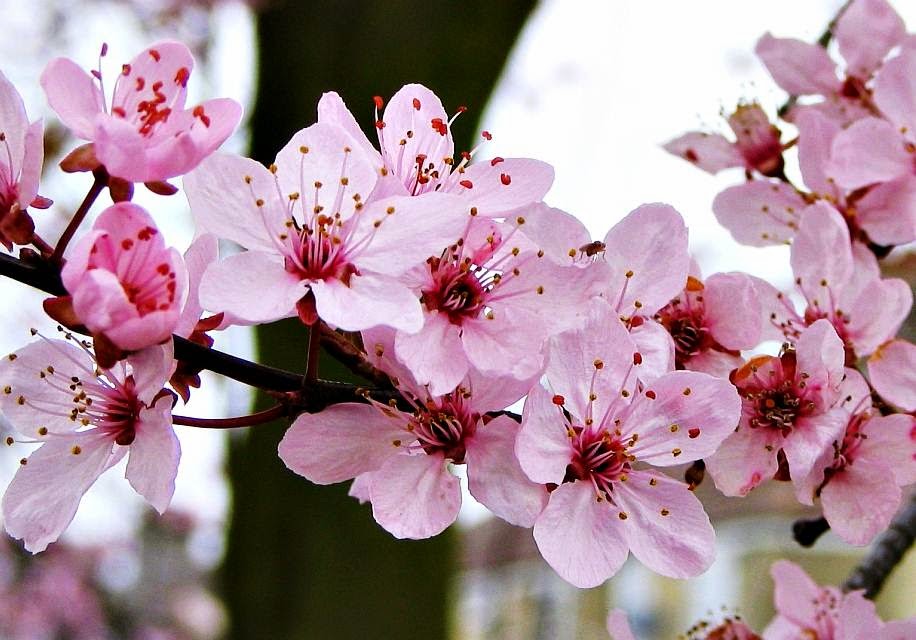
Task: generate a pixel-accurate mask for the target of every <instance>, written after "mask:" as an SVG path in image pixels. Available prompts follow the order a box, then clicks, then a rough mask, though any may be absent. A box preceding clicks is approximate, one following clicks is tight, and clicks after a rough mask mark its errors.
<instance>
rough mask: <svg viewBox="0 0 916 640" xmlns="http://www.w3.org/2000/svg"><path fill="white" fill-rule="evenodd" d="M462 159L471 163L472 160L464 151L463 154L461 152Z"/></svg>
mask: <svg viewBox="0 0 916 640" xmlns="http://www.w3.org/2000/svg"><path fill="white" fill-rule="evenodd" d="M461 159H462V160H468V161H470V159H471V154H470V153H468V152H467V151H462V152H461Z"/></svg>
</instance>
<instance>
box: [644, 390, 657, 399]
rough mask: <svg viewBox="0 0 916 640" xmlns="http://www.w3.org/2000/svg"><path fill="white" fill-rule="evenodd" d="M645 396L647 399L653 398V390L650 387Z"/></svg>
mask: <svg viewBox="0 0 916 640" xmlns="http://www.w3.org/2000/svg"><path fill="white" fill-rule="evenodd" d="M646 397H647V398H648V399H649V400H655V392H654V391H652V389H649V390H648V391H646Z"/></svg>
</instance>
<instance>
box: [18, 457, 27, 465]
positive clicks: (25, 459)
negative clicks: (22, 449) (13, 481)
mask: <svg viewBox="0 0 916 640" xmlns="http://www.w3.org/2000/svg"><path fill="white" fill-rule="evenodd" d="M28 463H29V461H28V459H27V458H21V459H20V460H19V464H21V465H22V466H23V467H24V466H25V465H27V464H28Z"/></svg>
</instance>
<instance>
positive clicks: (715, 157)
mask: <svg viewBox="0 0 916 640" xmlns="http://www.w3.org/2000/svg"><path fill="white" fill-rule="evenodd" d="M728 126H729V127H731V130H732V131H733V132H734V134H735V141H734V142H732V141H730V140H728V139H727V138H726V137H725V136H723V135H721V134H718V133H704V132H701V131H691V132H689V133H685V134H684V135H682V136H679V137H677V138H675V139H674V140H671V141H670V142H667V143H666V144H665V145H663V149H665V151H667V152H668V153H671V154H674V155H676V156H679V157H681V158H683V159H684V160H686V161H687V162H690V163H691V164H694V165H696V166H697V167H699V168H700V169H702V170H703V171H707V172H709V173H718V172H719V171H722V170H723V169H729V168H731V167H742V168H744V170H745V171H747V172H748V175H750V172H752V171H757V172H759V173H760V174H761V175H764V176H773V177H779V176H781V175H782V173H783V166H784V165H785V162H784V160H783V157H782V143H781V142H780V140H779V138H780V135H781V132H780V131H779V129H778V128H777V127H776V125H774V124H773V123H771V122H770V119H769V117H768V116H767V114H766V112H765V111H764V110H763V109H762V108H761V106H760V105H759V104H757V103H751V104H739V105H738V107H737V108H736V109H735V111H734V112H732V114H731V115H730V116H728Z"/></svg>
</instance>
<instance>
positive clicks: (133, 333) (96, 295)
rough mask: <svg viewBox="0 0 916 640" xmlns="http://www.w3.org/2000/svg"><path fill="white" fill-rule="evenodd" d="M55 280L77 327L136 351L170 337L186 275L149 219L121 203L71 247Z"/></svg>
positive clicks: (174, 253) (173, 250) (120, 347)
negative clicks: (69, 304) (58, 279)
mask: <svg viewBox="0 0 916 640" xmlns="http://www.w3.org/2000/svg"><path fill="white" fill-rule="evenodd" d="M61 279H62V280H63V283H64V287H66V289H67V291H68V292H69V294H70V296H71V298H72V305H73V311H74V313H75V315H76V319H77V320H78V321H79V323H81V324H83V325H84V326H85V327H87V328H88V329H89V331H90V332H92V334H94V335H96V336H104V338H105V339H107V340H109V341H110V342H111V343H112V344H114V345H115V346H116V347H118V348H119V349H122V350H124V351H138V350H140V349H143V348H144V347H148V346H151V345H154V344H158V343H161V342H164V341H165V340H168V339H169V338H170V337H171V335H172V332H173V331H174V330H175V328H176V326H177V324H178V319H179V316H180V313H181V305H182V302H183V300H184V296H185V289H186V286H187V271H186V269H185V266H184V262H183V261H182V258H181V254H180V253H178V251H177V250H175V249H174V248H171V247H168V246H166V244H165V240H164V239H163V237H162V234H161V233H160V232H159V230H158V229H157V228H156V223H155V222H154V221H153V219H152V217H151V216H150V215H149V213H147V212H146V210H144V209H143V208H142V207H139V206H137V205H135V204H132V203H130V202H122V203H118V204H115V205H113V206H111V207H109V208H108V209H106V210H105V211H103V212H102V213H101V215H99V217H98V218H97V219H96V222H95V224H93V226H92V231H90V232H89V233H87V234H86V235H84V236H83V237H82V238H80V240H79V242H78V243H77V244H75V245H74V246H73V248H72V250H71V251H70V252H69V254H68V257H67V262H66V264H65V265H64V267H63V269H62V270H61Z"/></svg>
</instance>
